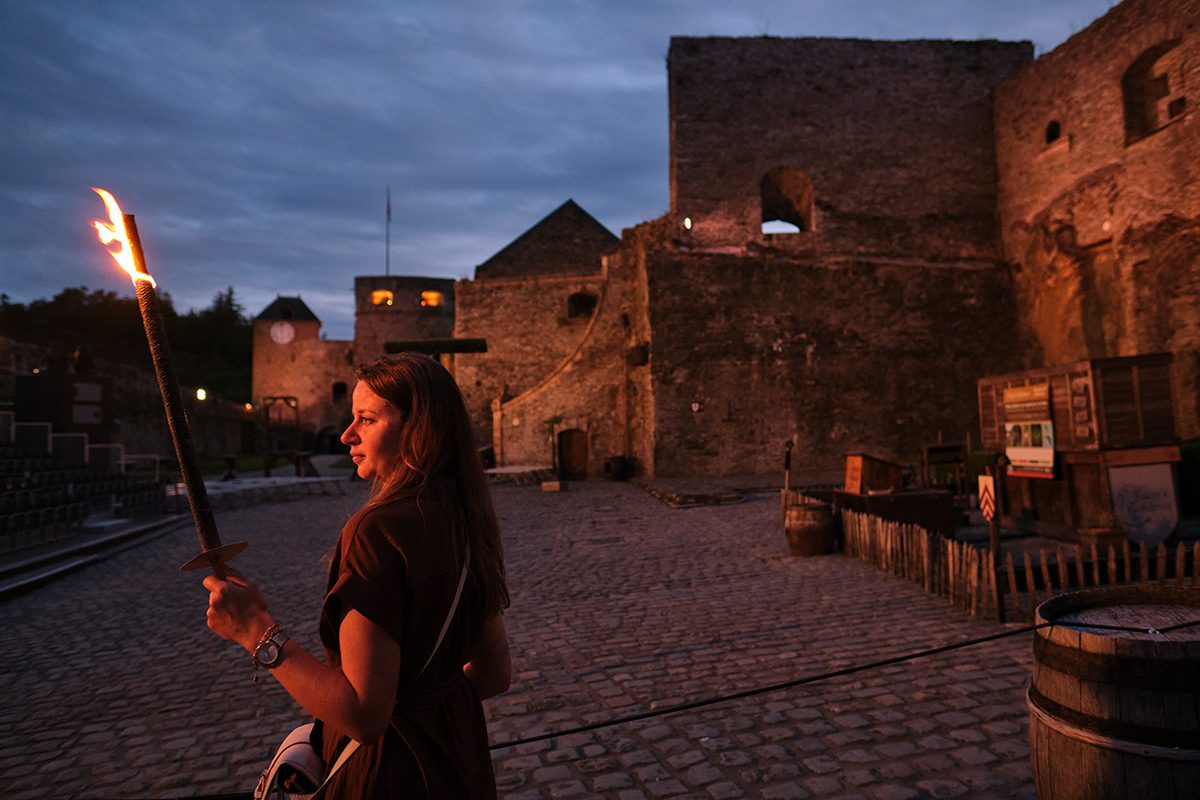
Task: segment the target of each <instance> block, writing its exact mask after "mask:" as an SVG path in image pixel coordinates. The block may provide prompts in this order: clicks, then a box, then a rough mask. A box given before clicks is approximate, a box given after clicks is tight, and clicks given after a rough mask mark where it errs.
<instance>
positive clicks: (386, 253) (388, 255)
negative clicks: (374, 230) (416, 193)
mask: <svg viewBox="0 0 1200 800" xmlns="http://www.w3.org/2000/svg"><path fill="white" fill-rule="evenodd" d="M384 229H385V233H384V244H383V274H384V275H391V274H392V187H390V186H389V187H388V190H387V225H385V226H384Z"/></svg>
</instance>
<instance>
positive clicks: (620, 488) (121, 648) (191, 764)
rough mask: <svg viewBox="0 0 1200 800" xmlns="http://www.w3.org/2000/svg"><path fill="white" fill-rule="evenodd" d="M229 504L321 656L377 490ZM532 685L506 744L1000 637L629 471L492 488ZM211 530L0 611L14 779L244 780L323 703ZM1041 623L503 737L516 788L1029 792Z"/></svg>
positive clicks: (649, 794) (775, 510) (30, 788)
mask: <svg viewBox="0 0 1200 800" xmlns="http://www.w3.org/2000/svg"><path fill="white" fill-rule="evenodd" d="M363 491H364V490H363V488H362V487H361V485H356V486H355V488H353V489H351V490H350V491H348V492H347V494H346V495H345V496H334V497H324V498H312V499H305V500H299V501H296V502H291V503H283V504H273V505H264V506H258V507H252V508H242V509H236V510H230V511H225V512H221V513H220V514H219V515H218V523H219V526H220V529H221V531H222V537H223V538H224V539H225V540H226V541H232V540H235V539H238V538H246V539H249V540H250V541H251V547H250V549H248V550H247V551H246V552H245V553H244V554H243V555H241V556H239V557H238V561H237V565H238V566H239V567H240V568H241V569H242V570H243V571H245V572H247V573H249V574H250V575H252V576H254V577H255V578H256V579H257V580H259V581H260V582H261V583H262V584H263V586H264V588H265V590H266V592H267V595H268V597H269V598H271V600H272V608H273V610H274V611H275V612H276V615H277V616H278V617H280V618H281V619H282V620H283V621H284V623H285V624H286V625H287V627H288V629H289V631H290V632H291V633H292V634H293V636H295V637H296V638H297V639H298V640H299V641H300V642H301V643H302V644H303V645H304V646H306V647H309V648H316V646H317V638H316V619H317V610H318V605H319V601H320V596H321V592H322V590H323V587H324V569H325V566H324V557H325V554H326V551H327V549H328V547H330V546H331V544H332V541H333V537H334V535H335V532H336V529H337V528H338V527H339V525H340V524H341V523H342V522H343V521H344V520H345V519H346V518H347V516H348V515H349V514H350V513H351V512H352V511H353V509H354V507H355V506H356V504H357V503H359V502H361V500H362V498H363ZM495 496H496V501H497V508H498V511H499V512H500V516H501V521H502V525H503V527H504V532H505V539H506V546H507V556H508V568H509V574H510V582H511V589H512V598H513V605H512V608H511V609H510V611H509V613H508V618H507V619H508V627H509V631H510V634H511V640H512V641H511V643H512V648H513V657H514V673H515V679H514V683H513V687H512V689H511V690H510V691H509V692H508V693H507V694H505V695H503V696H501V697H499V698H496V699H494V700H492V701H489V702H488V704H487V706H488V712H489V719H490V732H491V737H492V741H493V742H495V743H502V742H505V741H514V740H515V739H517V738H520V737H526V736H531V735H535V734H539V733H543V732H546V731H552V730H563V729H567V728H570V727H574V726H576V725H579V724H582V723H588V722H595V721H602V720H609V719H615V718H618V717H623V716H628V715H631V714H636V713H641V712H645V711H647V710H650V709H654V708H662V707H664V706H669V705H673V704H678V703H681V702H688V701H694V700H701V699H704V698H707V697H711V696H714V695H719V694H726V693H732V692H737V691H741V690H746V689H751V688H754V687H758V686H767V685H772V684H776V683H781V682H784V681H788V680H791V679H794V678H799V677H803V676H806V675H812V674H817V673H821V672H825V671H828V670H831V669H837V668H841V667H846V666H849V665H852V664H859V663H865V662H870V661H874V660H877V659H881V658H885V657H888V656H893V655H899V654H903V653H907V652H912V651H917V650H920V649H922V648H925V647H929V646H936V645H943V644H949V643H953V642H958V641H963V640H965V639H969V638H974V637H977V636H983V635H987V634H991V633H996V632H999V631H1002V630H1003V628H1002V627H1001V626H999V625H997V624H995V623H991V622H986V621H982V620H976V619H973V618H971V617H969V616H967V615H965V614H963V613H962V612H959V611H957V610H954V609H953V608H951V607H950V606H949V605H947V604H946V603H944V602H943V601H941V600H939V599H938V598H936V597H932V596H929V595H926V594H925V593H923V592H922V591H921V590H920V589H919V588H918V587H917V586H916V585H915V584H911V583H909V582H907V581H904V580H902V579H899V578H894V577H891V576H888V575H885V574H883V573H880V572H878V571H876V570H875V569H873V568H871V567H869V566H867V565H864V564H862V563H859V562H857V561H854V560H851V559H847V558H846V557H844V556H842V555H833V556H825V557H820V558H809V559H795V558H790V557H788V556H787V555H786V553H787V547H786V542H785V538H784V535H783V531H782V525H781V524H780V521H779V503H778V498H777V497H775V496H764V497H762V498H759V499H754V500H751V501H750V502H746V503H741V504H737V505H724V506H713V507H698V508H689V509H671V508H668V507H667V506H665V505H663V504H662V503H660V502H659V501H657V500H655V499H654V498H652V497H650V496H649V495H648V494H646V493H645V492H642V491H640V490H639V489H637V488H636V487H634V486H631V485H629V484H614V483H587V484H579V483H573V484H571V485H570V488H569V490H568V491H566V492H562V493H542V492H540V491H539V490H538V489H537V487H521V486H500V487H497V488H496V490H495ZM196 549H197V546H196V541H195V537H194V535H192V534H191V532H190V531H184V532H183V533H181V534H179V535H172V536H167V537H163V538H162V539H159V540H155V541H153V542H151V543H149V544H146V545H144V546H142V547H139V548H136V549H134V550H130V551H127V552H125V553H121V554H120V555H117V556H115V557H113V558H111V559H109V560H108V561H105V562H103V563H101V564H97V565H95V566H92V567H89V568H87V569H85V570H83V571H81V572H79V573H77V574H74V575H71V576H69V577H67V578H64V579H62V580H61V581H59V582H57V583H54V584H52V585H50V586H47V587H44V588H42V589H39V590H37V591H35V592H33V593H32V594H29V595H26V596H23V597H18V598H16V599H14V600H12V601H10V602H8V603H6V604H4V605H0V646H2V647H3V652H4V653H6V654H7V655H8V658H7V660H6V662H5V667H4V669H3V672H2V676H0V696H2V700H0V731H3V733H2V734H0V736H2V737H3V738H2V739H0V787H3V789H2V790H0V792H2V793H3V794H4V795H5V796H6V797H9V798H12V799H13V800H22V799H23V798H35V797H93V798H96V797H129V798H149V797H180V796H190V795H196V794H201V795H203V794H216V793H223V792H236V791H248V790H249V789H250V788H251V787H252V785H253V783H254V780H255V778H256V776H257V773H258V771H259V770H260V769H261V768H262V766H263V764H264V763H265V761H266V760H267V758H268V757H269V756H270V752H271V751H272V749H273V747H274V745H275V744H277V743H278V741H279V740H280V738H282V736H283V735H284V734H285V733H286V732H287V731H289V730H290V729H291V727H292V726H294V725H295V724H298V723H299V722H300V721H302V713H301V712H300V710H299V709H298V708H297V707H296V706H295V705H294V704H293V703H292V701H291V700H290V699H289V698H288V697H287V695H286V694H285V693H284V692H283V691H282V690H281V689H280V688H279V686H278V685H277V684H275V683H274V682H273V681H271V680H270V679H267V680H262V681H260V682H259V683H257V684H254V683H251V682H250V661H249V657H248V656H247V655H246V654H245V653H244V652H243V651H241V650H240V649H239V648H237V647H236V646H235V645H229V644H226V643H224V642H222V641H220V640H218V639H216V638H215V637H214V636H212V634H210V633H209V632H208V631H207V629H206V628H205V627H204V610H205V604H206V597H205V593H204V591H203V589H202V587H200V585H199V583H200V580H201V577H202V576H201V575H199V574H197V573H180V572H178V571H177V565H179V564H181V563H183V562H184V561H186V560H187V559H188V558H190V557H191V556H192V555H193V554H194V552H195V551H196ZM1031 662H1032V656H1031V653H1030V640H1029V637H1028V636H1024V635H1023V636H1015V637H1010V638H1006V639H1002V640H999V641H995V642H991V643H988V644H985V645H980V646H976V647H971V648H966V649H963V650H958V651H954V652H951V653H946V654H941V655H938V656H934V657H929V658H924V659H921V660H918V661H913V662H906V663H902V664H896V665H892V666H889V667H886V668H882V669H878V670H873V671H870V672H865V673H859V674H857V675H853V676H849V677H843V678H840V679H831V680H828V681H823V682H820V683H815V684H810V685H807V686H802V687H797V688H793V689H787V690H780V691H776V692H773V693H769V694H764V695H758V696H755V697H751V698H747V699H743V700H738V701H729V702H726V703H722V704H719V705H714V706H709V707H705V708H700V709H697V710H693V711H689V712H680V713H674V714H670V715H667V716H663V717H657V718H653V719H647V720H642V721H638V722H630V723H623V724H619V725H615V726H611V727H606V728H602V729H599V730H596V731H593V732H589V733H583V734H575V735H571V736H565V737H559V738H557V739H553V740H550V741H545V742H539V743H534V744H529V745H519V746H516V747H499V748H497V749H495V750H494V751H493V759H494V764H495V767H496V777H497V782H498V784H499V786H500V789H501V795H502V796H504V797H508V798H513V799H514V800H517V799H526V798H575V797H581V798H582V797H605V798H617V799H618V800H641V799H642V798H650V799H653V798H662V797H680V798H683V797H695V798H711V799H713V800H719V799H720V798H734V797H748V798H758V797H761V798H805V797H823V798H824V797H837V798H869V800H900V799H902V798H918V797H919V798H925V797H934V798H940V797H971V798H993V797H1024V798H1033V797H1034V796H1035V795H1034V791H1033V787H1032V781H1031V778H1030V771H1029V763H1028V756H1027V747H1026V737H1025V720H1026V717H1025V709H1024V702H1023V693H1024V686H1025V684H1026V681H1027V677H1028V671H1029V669H1030V666H1031Z"/></svg>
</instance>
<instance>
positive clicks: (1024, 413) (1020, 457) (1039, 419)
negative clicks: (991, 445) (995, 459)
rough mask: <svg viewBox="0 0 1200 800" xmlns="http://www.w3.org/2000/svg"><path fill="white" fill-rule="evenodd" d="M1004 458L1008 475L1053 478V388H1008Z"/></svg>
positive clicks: (1041, 386) (1005, 397)
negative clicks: (1051, 392)
mask: <svg viewBox="0 0 1200 800" xmlns="http://www.w3.org/2000/svg"><path fill="white" fill-rule="evenodd" d="M1004 417H1005V423H1004V455H1005V456H1007V457H1008V462H1009V467H1008V474H1009V475H1013V476H1016V477H1023V478H1046V479H1053V478H1054V422H1053V421H1052V420H1051V418H1050V384H1049V383H1034V384H1030V385H1029V386H1009V387H1008V388H1006V389H1005V390H1004Z"/></svg>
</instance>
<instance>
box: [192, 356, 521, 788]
mask: <svg viewBox="0 0 1200 800" xmlns="http://www.w3.org/2000/svg"><path fill="white" fill-rule="evenodd" d="M357 376H358V384H357V385H356V386H355V388H354V394H353V413H354V418H353V421H352V422H351V423H350V427H348V428H346V430H345V432H344V433H343V434H342V437H341V439H342V442H343V443H345V444H348V445H349V446H350V457H351V458H352V459H353V460H354V464H355V467H356V469H357V471H358V474H359V476H361V477H362V478H366V479H369V480H371V481H373V483H374V490H373V492H372V495H371V497H370V499H369V500H368V501H367V503H366V504H365V505H364V506H363V508H362V509H360V510H359V511H358V512H357V513H356V514H355V515H354V516H353V517H351V518H350V521H349V522H347V523H346V526H345V527H344V528H343V529H342V533H341V536H340V537H339V539H338V544H337V548H336V550H335V552H334V556H333V563H332V565H331V567H330V572H329V585H328V590H327V593H326V595H325V601H324V604H323V606H322V609H321V620H320V635H321V642H322V644H323V645H324V647H325V651H326V659H325V663H321V662H320V661H318V660H317V659H316V658H314V657H313V656H311V655H309V654H308V653H306V652H304V651H303V650H302V649H301V648H300V647H299V646H298V645H297V644H296V642H295V641H292V640H289V639H287V637H286V634H282V635H281V634H280V633H279V632H278V626H277V624H276V620H275V618H274V617H273V616H271V613H270V611H269V609H268V607H267V602H266V599H265V598H264V597H263V595H262V593H261V592H260V591H259V589H258V588H257V587H256V586H255V585H254V584H253V583H251V582H250V581H249V580H247V579H246V578H245V577H244V576H242V575H241V574H240V573H237V572H236V571H234V570H232V569H229V570H228V573H229V575H228V577H227V579H225V580H222V579H220V578H217V577H215V576H209V577H207V578H205V580H204V586H205V588H207V589H208V590H209V592H210V597H209V610H208V626H209V627H210V628H211V629H212V630H213V631H214V632H215V633H217V634H218V635H219V636H221V637H223V638H225V639H229V640H230V641H234V642H237V643H238V644H241V645H242V646H243V647H245V648H246V649H247V650H249V651H250V652H251V653H252V655H253V656H254V661H255V669H256V672H257V670H258V667H259V665H260V664H261V665H264V666H267V667H268V668H269V669H270V671H271V673H272V674H273V675H274V676H275V677H276V678H277V679H278V680H279V682H280V683H281V684H282V685H283V687H284V688H285V689H287V691H288V693H289V694H291V695H292V697H294V698H295V699H296V701H297V702H298V703H300V705H302V706H303V707H304V708H305V709H306V710H307V711H308V712H309V713H311V714H312V715H313V716H314V717H316V718H317V719H318V720H319V721H320V723H321V724H320V725H319V726H318V730H320V731H321V735H320V742H314V745H315V746H318V749H319V750H320V751H321V752H322V754H323V756H324V758H325V762H326V764H332V763H333V762H334V760H335V759H336V757H337V755H338V753H340V752H341V749H342V748H343V747H344V746H345V745H346V743H347V741H348V740H349V739H354V740H356V741H358V742H362V743H363V746H362V748H361V750H360V751H359V752H356V753H354V754H353V755H352V756H351V757H350V758H349V760H348V761H347V762H346V764H345V765H344V766H343V767H342V768H341V769H340V770H339V771H338V772H337V773H336V774H335V775H334V777H333V778H332V779H331V780H330V781H329V783H328V785H327V786H326V788H325V791H324V795H323V796H324V797H326V798H334V797H347V798H349V797H353V798H360V797H389V798H391V797H405V798H410V797H429V798H441V797H449V798H476V797H484V798H488V797H495V796H496V787H495V779H494V777H493V774H492V767H491V759H490V757H489V753H488V742H487V729H486V725H485V722H484V716H483V708H482V705H481V704H480V700H481V699H482V698H488V697H491V696H493V695H496V694H499V693H500V692H503V691H505V690H506V689H507V688H508V685H509V680H510V674H511V666H510V662H509V653H508V640H507V634H506V632H505V628H504V618H503V617H502V616H501V612H502V610H503V609H504V608H505V607H507V605H508V590H507V588H506V584H505V576H504V562H503V553H502V548H501V543H500V534H499V529H498V526H497V524H496V517H495V513H494V512H493V510H492V503H491V496H490V494H489V492H488V487H487V483H486V481H485V480H484V475H483V470H482V468H481V466H480V463H479V459H478V455H477V454H476V452H475V448H474V445H473V442H472V437H471V429H470V424H469V421H468V418H467V412H466V408H465V406H464V404H463V400H462V395H461V394H460V393H459V391H458V386H457V385H456V384H455V383H454V379H453V378H451V377H450V374H449V373H448V372H446V370H445V369H444V368H443V367H442V366H441V365H440V364H438V363H437V362H436V361H434V360H432V359H430V358H427V357H425V356H421V355H416V354H412V353H404V354H400V355H396V356H390V357H387V358H382V359H379V360H378V361H375V362H373V363H371V364H366V365H362V366H360V367H359V368H358V371H357ZM467 559H469V568H468V570H467V573H466V579H465V584H464V585H463V588H462V590H461V599H460V600H459V602H458V605H457V610H456V612H455V614H454V617H453V619H452V621H451V623H450V625H449V628H448V629H447V630H446V632H445V636H444V639H443V640H442V641H441V644H440V645H438V637H439V634H440V633H441V631H442V628H443V624H444V623H445V622H446V619H447V616H448V615H449V613H450V609H451V607H452V606H454V598H455V594H456V591H457V590H458V589H459V585H460V577H461V576H462V575H463V565H464V563H466V560H467ZM260 644H261V645H263V646H262V647H260ZM280 644H281V646H279V647H278V648H276V647H273V646H272V645H280ZM276 651H277V653H278V658H277V659H275V660H274V661H273V662H272V658H271V657H272V656H273V655H275V652H276ZM256 653H257V654H256ZM431 655H432V659H430V656H431ZM427 661H428V664H426V662H427Z"/></svg>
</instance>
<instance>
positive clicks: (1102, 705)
mask: <svg viewBox="0 0 1200 800" xmlns="http://www.w3.org/2000/svg"><path fill="white" fill-rule="evenodd" d="M1196 620H1200V591H1197V590H1196V589H1185V588H1182V587H1180V588H1174V587H1158V586H1128V587H1120V588H1110V589H1093V590H1088V591H1082V592H1071V593H1069V594H1064V595H1061V596H1059V597H1055V598H1054V599H1052V600H1047V601H1046V602H1044V603H1042V604H1041V606H1039V607H1038V613H1037V621H1038V622H1039V623H1041V622H1055V621H1056V622H1057V623H1058V624H1056V625H1055V626H1054V627H1050V628H1042V629H1040V630H1038V631H1037V632H1036V634H1035V638H1034V642H1033V658H1034V661H1033V679H1032V681H1031V682H1030V686H1029V694H1028V702H1029V761H1030V766H1031V768H1032V770H1033V780H1034V783H1035V785H1036V786H1037V793H1038V798H1039V800H1076V798H1078V800H1102V799H1103V798H1136V800H1151V799H1152V798H1153V800H1184V798H1188V799H1189V800H1193V799H1194V798H1196V797H1198V796H1200V625H1196V626H1193V627H1190V628H1184V629H1181V630H1177V631H1168V632H1167V633H1160V631H1162V630H1163V629H1168V628H1170V627H1171V626H1174V625H1179V624H1182V623H1186V622H1193V621H1196ZM1097 626H1107V627H1097ZM1114 628H1125V629H1136V630H1115V629H1114Z"/></svg>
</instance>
